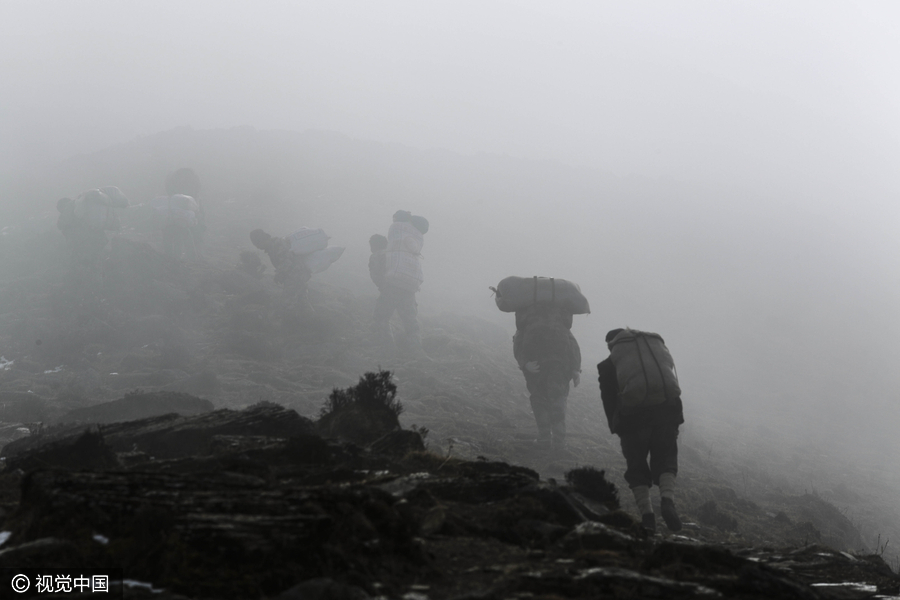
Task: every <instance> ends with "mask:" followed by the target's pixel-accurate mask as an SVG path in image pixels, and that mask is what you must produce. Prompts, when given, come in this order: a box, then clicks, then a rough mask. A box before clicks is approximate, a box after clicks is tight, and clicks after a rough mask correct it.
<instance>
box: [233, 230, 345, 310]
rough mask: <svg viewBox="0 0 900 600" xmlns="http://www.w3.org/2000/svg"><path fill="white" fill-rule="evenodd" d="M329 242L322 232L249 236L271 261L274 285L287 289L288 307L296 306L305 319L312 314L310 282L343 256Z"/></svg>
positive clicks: (258, 233) (341, 250)
mask: <svg viewBox="0 0 900 600" xmlns="http://www.w3.org/2000/svg"><path fill="white" fill-rule="evenodd" d="M328 239H329V238H328V236H327V235H325V232H324V231H323V230H321V229H310V228H308V227H301V228H300V229H299V230H297V231H295V232H294V233H292V234H290V235H289V236H286V237H274V236H271V235H269V234H268V233H266V232H265V231H263V230H262V229H254V230H253V231H251V232H250V241H251V242H252V243H253V245H254V246H256V247H257V248H259V249H260V250H262V251H264V252H265V253H266V254H268V256H269V260H271V261H272V266H273V267H274V268H275V278H274V281H275V283H277V284H280V285H282V286H283V287H284V296H285V299H286V300H287V302H288V304H291V305H294V306H296V307H297V309H298V310H299V311H300V313H301V314H303V315H310V314H312V313H313V309H312V305H311V304H310V302H309V298H308V295H307V285H308V283H309V280H310V278H311V277H312V276H313V274H315V273H319V272H321V271H324V270H325V269H327V268H328V267H329V266H331V263H333V262H334V261H336V260H337V259H338V258H340V256H341V254H343V252H344V248H342V247H339V246H329V245H328Z"/></svg>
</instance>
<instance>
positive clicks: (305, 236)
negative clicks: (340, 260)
mask: <svg viewBox="0 0 900 600" xmlns="http://www.w3.org/2000/svg"><path fill="white" fill-rule="evenodd" d="M286 239H287V241H288V242H290V244H291V252H293V253H294V254H312V253H313V252H317V251H319V250H324V249H325V248H327V247H328V236H327V235H325V231H324V230H322V229H312V228H309V227H301V228H300V229H298V230H297V231H295V232H294V233H292V234H290V235H289V236H287V238H286Z"/></svg>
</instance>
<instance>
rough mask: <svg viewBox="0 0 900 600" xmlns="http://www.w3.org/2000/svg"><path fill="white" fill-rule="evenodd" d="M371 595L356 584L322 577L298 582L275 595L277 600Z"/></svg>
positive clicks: (362, 599)
mask: <svg viewBox="0 0 900 600" xmlns="http://www.w3.org/2000/svg"><path fill="white" fill-rule="evenodd" d="M369 597H370V596H369V595H368V594H366V592H365V591H363V590H362V589H360V588H358V587H356V586H354V585H347V584H344V583H338V582H336V581H334V580H333V579H329V578H327V577H320V578H318V579H310V580H308V581H304V582H303V583H298V584H297V585H295V586H294V587H292V588H290V589H289V590H285V591H284V592H282V593H280V594H278V595H277V596H275V600H368V598H369Z"/></svg>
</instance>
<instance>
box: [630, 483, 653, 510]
mask: <svg viewBox="0 0 900 600" xmlns="http://www.w3.org/2000/svg"><path fill="white" fill-rule="evenodd" d="M631 493H632V494H634V502H635V504H637V509H638V512H640V513H641V514H642V515H646V514H647V513H652V512H653V505H652V504H650V487H649V486H646V485H637V486H635V487H633V488H631Z"/></svg>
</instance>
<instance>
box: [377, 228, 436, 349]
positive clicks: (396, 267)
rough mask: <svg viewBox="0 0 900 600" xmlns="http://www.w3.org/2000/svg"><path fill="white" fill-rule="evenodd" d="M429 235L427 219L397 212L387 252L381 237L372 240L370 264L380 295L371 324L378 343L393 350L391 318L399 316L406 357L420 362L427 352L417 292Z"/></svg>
mask: <svg viewBox="0 0 900 600" xmlns="http://www.w3.org/2000/svg"><path fill="white" fill-rule="evenodd" d="M427 232H428V220H427V219H425V217H421V216H418V215H413V214H412V213H410V212H409V211H406V210H398V211H397V212H396V213H394V217H393V223H392V224H391V226H390V228H389V229H388V235H387V248H386V249H384V250H381V240H380V238H381V237H382V236H378V237H377V238H375V237H374V236H373V238H374V240H375V244H376V245H373V246H372V257H371V258H370V263H369V270H370V274H371V275H372V279H373V281H374V282H375V284H376V285H377V286H378V291H379V295H378V300H377V301H376V302H375V311H374V315H373V320H372V333H373V336H374V338H375V343H376V344H378V345H379V346H380V347H381V348H383V349H386V350H389V351H393V350H394V348H395V346H394V343H395V340H394V336H393V334H392V333H391V317H392V316H393V314H394V312H396V313H397V315H398V316H399V317H400V321H401V323H403V339H402V341H401V343H400V344H398V346H399V347H400V350H401V351H402V352H404V353H405V354H407V355H409V356H412V357H418V358H422V357H423V356H424V352H423V350H422V341H421V339H420V337H419V320H418V314H419V308H418V304H417V303H416V292H418V291H419V286H421V285H422V282H423V281H424V280H425V278H424V276H423V275H422V264H421V257H422V245H423V244H424V237H423V236H424V235H425V234H426V233H427ZM371 244H372V240H371V239H370V245H371ZM376 246H377V247H376ZM382 253H383V254H382ZM373 269H374V271H373Z"/></svg>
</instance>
